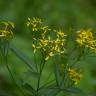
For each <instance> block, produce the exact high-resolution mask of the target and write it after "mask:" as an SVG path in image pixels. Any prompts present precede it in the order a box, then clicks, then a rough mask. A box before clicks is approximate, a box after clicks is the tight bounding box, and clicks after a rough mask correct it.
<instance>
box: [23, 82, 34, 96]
mask: <svg viewBox="0 0 96 96" xmlns="http://www.w3.org/2000/svg"><path fill="white" fill-rule="evenodd" d="M23 87H24V88H25V89H26V90H27V91H28V92H29V93H30V94H32V96H35V95H36V90H35V89H34V88H33V87H32V86H31V85H29V84H28V83H25V84H24V85H23Z"/></svg>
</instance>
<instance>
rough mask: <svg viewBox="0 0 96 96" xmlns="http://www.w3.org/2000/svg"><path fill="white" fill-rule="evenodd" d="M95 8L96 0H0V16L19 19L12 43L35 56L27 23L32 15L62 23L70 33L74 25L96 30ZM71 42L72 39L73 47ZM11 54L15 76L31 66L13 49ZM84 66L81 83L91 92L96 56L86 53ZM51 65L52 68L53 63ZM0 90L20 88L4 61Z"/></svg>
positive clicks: (94, 84)
mask: <svg viewBox="0 0 96 96" xmlns="http://www.w3.org/2000/svg"><path fill="white" fill-rule="evenodd" d="M95 10H96V0H0V20H11V21H13V22H14V23H15V30H14V36H15V37H14V39H13V40H12V43H14V44H15V45H16V46H17V47H19V48H20V49H21V50H22V51H24V52H25V53H26V54H27V55H28V56H29V57H30V58H33V54H32V53H31V51H32V49H31V44H32V40H31V35H30V34H31V33H30V32H29V30H28V29H27V27H26V21H27V18H28V17H39V18H42V19H44V21H45V23H46V24H47V25H49V26H56V27H61V28H63V29H64V30H65V31H66V32H68V34H70V32H69V30H70V29H73V30H74V29H75V30H79V29H83V28H92V29H93V31H94V32H96V12H95ZM71 46H72V42H71V44H70V46H69V49H70V48H71ZM9 57H10V59H9V61H10V68H11V70H12V72H13V74H14V77H15V79H19V78H20V76H21V75H22V73H24V72H25V70H26V68H27V66H26V65H24V64H23V62H21V61H20V60H19V59H17V58H16V57H15V56H13V54H12V53H11V52H10V54H9ZM0 62H1V61H0ZM80 66H82V68H83V69H84V77H83V79H82V81H81V82H80V84H79V87H80V88H81V89H83V90H84V91H87V92H95V91H96V69H95V68H96V57H86V58H85V59H84V60H82V61H81V62H80ZM48 68H49V69H50V67H48ZM46 74H47V70H46ZM46 74H45V75H46ZM23 77H24V76H23ZM22 79H27V78H26V77H24V78H22ZM19 82H20V81H18V84H19ZM0 90H1V91H2V90H6V91H8V90H9V91H8V92H11V93H12V90H15V91H16V93H17V92H18V91H17V90H16V87H15V85H14V83H12V80H11V79H10V75H9V74H8V72H7V69H6V68H5V66H4V65H2V64H0ZM18 93H19V92H18Z"/></svg>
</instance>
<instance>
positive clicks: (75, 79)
mask: <svg viewBox="0 0 96 96" xmlns="http://www.w3.org/2000/svg"><path fill="white" fill-rule="evenodd" d="M68 74H69V77H70V78H71V80H72V81H73V82H74V84H75V85H77V84H78V83H79V81H80V80H81V78H82V74H80V73H78V72H76V70H75V69H72V68H69V69H68Z"/></svg>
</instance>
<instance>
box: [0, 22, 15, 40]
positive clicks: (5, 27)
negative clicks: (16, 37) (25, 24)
mask: <svg viewBox="0 0 96 96" xmlns="http://www.w3.org/2000/svg"><path fill="white" fill-rule="evenodd" d="M0 24H1V28H0V38H3V39H6V40H9V39H11V38H13V32H12V29H13V28H14V24H13V23H12V22H10V21H8V22H5V21H3V22H1V23H0Z"/></svg>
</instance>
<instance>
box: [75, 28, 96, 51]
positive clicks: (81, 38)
mask: <svg viewBox="0 0 96 96" xmlns="http://www.w3.org/2000/svg"><path fill="white" fill-rule="evenodd" d="M76 42H77V43H78V44H80V46H85V47H89V48H90V49H92V50H94V51H95V50H96V47H95V46H96V40H95V39H94V36H93V34H92V32H91V30H90V29H88V30H81V31H78V32H77V38H76Z"/></svg>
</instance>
